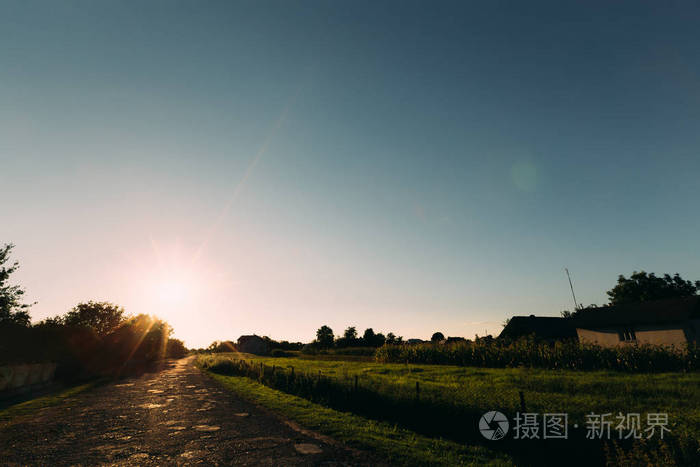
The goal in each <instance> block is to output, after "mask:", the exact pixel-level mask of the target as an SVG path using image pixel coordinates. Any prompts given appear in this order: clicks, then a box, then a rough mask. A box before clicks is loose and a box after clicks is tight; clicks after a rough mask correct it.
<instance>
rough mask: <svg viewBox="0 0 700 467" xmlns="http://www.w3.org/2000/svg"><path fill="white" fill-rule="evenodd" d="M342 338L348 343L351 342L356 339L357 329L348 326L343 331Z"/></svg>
mask: <svg viewBox="0 0 700 467" xmlns="http://www.w3.org/2000/svg"><path fill="white" fill-rule="evenodd" d="M343 337H344V338H345V339H347V341H348V342H352V341H354V340H356V339H357V329H355V326H350V327H349V328H347V329H346V330H345V332H344V333H343Z"/></svg>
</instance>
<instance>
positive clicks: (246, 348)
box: [236, 334, 270, 355]
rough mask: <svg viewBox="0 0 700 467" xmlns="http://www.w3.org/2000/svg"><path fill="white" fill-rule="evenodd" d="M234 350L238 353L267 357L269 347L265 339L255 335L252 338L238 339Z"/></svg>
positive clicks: (243, 337)
mask: <svg viewBox="0 0 700 467" xmlns="http://www.w3.org/2000/svg"><path fill="white" fill-rule="evenodd" d="M236 348H237V349H238V351H239V352H243V353H252V354H255V355H267V354H268V353H269V352H270V346H269V345H268V343H267V342H266V341H265V339H263V338H262V337H260V336H256V335H255V334H254V335H252V336H241V337H239V338H238V343H237V344H236Z"/></svg>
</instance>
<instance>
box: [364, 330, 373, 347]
mask: <svg viewBox="0 0 700 467" xmlns="http://www.w3.org/2000/svg"><path fill="white" fill-rule="evenodd" d="M362 342H363V343H364V345H367V346H373V345H374V329H372V328H367V329H365V332H364V334H362Z"/></svg>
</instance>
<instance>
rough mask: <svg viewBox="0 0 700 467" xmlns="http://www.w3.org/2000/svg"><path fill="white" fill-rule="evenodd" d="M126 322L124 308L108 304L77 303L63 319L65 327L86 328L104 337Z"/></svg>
mask: <svg viewBox="0 0 700 467" xmlns="http://www.w3.org/2000/svg"><path fill="white" fill-rule="evenodd" d="M125 320H126V317H125V316H124V308H122V307H120V306H118V305H115V304H113V303H109V302H93V301H92V300H91V301H89V302H87V303H78V304H77V305H76V306H75V307H73V309H72V310H71V311H69V312H68V313H66V316H65V317H63V323H64V324H66V325H67V326H87V327H90V328H92V329H94V330H95V332H96V333H97V335H98V336H106V335H107V334H109V333H110V332H112V331H114V330H116V329H117V327H119V325H121V324H122V323H123V322H124V321H125Z"/></svg>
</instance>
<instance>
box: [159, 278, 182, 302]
mask: <svg viewBox="0 0 700 467" xmlns="http://www.w3.org/2000/svg"><path fill="white" fill-rule="evenodd" d="M155 292H156V297H157V298H158V301H159V302H161V303H164V304H167V305H178V304H182V303H183V302H185V301H187V299H188V298H189V294H190V290H189V288H188V284H187V283H186V282H185V281H184V280H182V279H181V278H177V277H165V278H162V279H161V280H159V281H158V283H157V284H156V291H155Z"/></svg>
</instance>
